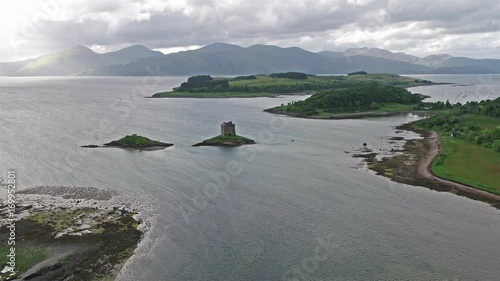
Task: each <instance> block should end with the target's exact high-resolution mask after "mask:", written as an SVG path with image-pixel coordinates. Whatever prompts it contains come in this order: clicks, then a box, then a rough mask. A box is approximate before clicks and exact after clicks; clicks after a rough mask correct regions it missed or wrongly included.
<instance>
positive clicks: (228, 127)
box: [220, 121, 236, 136]
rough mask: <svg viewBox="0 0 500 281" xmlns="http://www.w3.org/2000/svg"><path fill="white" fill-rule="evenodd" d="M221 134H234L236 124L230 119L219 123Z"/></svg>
mask: <svg viewBox="0 0 500 281" xmlns="http://www.w3.org/2000/svg"><path fill="white" fill-rule="evenodd" d="M220 135H221V136H236V126H235V124H234V123H233V122H232V121H229V122H222V124H221V125H220Z"/></svg>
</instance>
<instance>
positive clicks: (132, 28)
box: [0, 0, 500, 57]
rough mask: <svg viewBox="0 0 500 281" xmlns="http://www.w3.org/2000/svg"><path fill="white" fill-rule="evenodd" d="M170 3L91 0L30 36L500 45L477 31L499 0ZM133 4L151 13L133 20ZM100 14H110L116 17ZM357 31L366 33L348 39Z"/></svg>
mask: <svg viewBox="0 0 500 281" xmlns="http://www.w3.org/2000/svg"><path fill="white" fill-rule="evenodd" d="M145 2H147V3H145ZM353 2H355V3H354V4H353ZM356 3H358V4H356ZM172 4H176V2H170V1H167V2H161V1H155V0H125V1H123V2H122V1H97V0H93V1H87V5H86V6H85V10H86V13H88V16H86V15H81V17H80V19H74V20H72V19H68V20H65V21H51V22H48V23H47V24H46V25H45V27H44V28H43V30H42V31H41V34H40V36H37V37H36V38H33V39H32V41H35V42H34V43H36V44H35V45H37V46H40V48H46V49H48V48H53V49H58V48H63V47H66V46H67V45H68V44H83V45H89V46H90V45H101V46H103V47H104V48H106V47H109V48H113V46H123V45H127V44H143V45H146V46H148V47H150V48H168V47H182V46H189V45H205V44H208V43H212V42H216V41H224V42H230V43H236V44H243V45H248V44H252V43H263V44H273V43H274V44H279V45H282V46H292V45H298V46H299V47H303V48H306V49H311V50H318V51H319V50H320V49H321V48H323V49H330V50H332V49H336V50H339V49H342V48H345V47H348V46H351V47H352V46H353V45H354V46H357V47H362V46H368V47H381V48H392V50H393V51H413V52H417V53H419V54H425V53H426V52H429V51H430V50H429V49H428V48H430V47H429V46H437V45H440V46H441V48H440V49H442V50H445V51H452V52H456V53H457V54H461V53H466V52H467V53H468V52H470V51H469V49H468V48H470V50H472V49H474V50H476V51H475V52H476V53H475V57H481V56H483V55H487V56H491V55H492V54H495V51H497V50H498V45H499V44H498V41H495V39H494V38H491V39H488V40H489V41H487V42H483V43H482V44H481V48H482V49H481V48H478V47H477V46H478V44H477V42H474V36H476V37H477V38H478V40H479V38H483V37H484V36H482V35H484V34H488V33H495V32H497V30H500V21H499V20H498V14H500V4H498V3H497V1H489V0H485V1H463V2H458V1H430V0H426V1H404V0H399V1H398V0H387V1H336V0H330V1H329V0H323V1H313V0H294V1H278V0H251V1H242V0H220V1H215V0H188V1H186V5H182V3H181V4H179V3H177V4H179V5H177V6H176V5H172ZM151 7H155V8H151ZM132 8H134V9H138V10H139V11H140V12H141V13H144V14H146V15H149V18H135V19H134V18H133V16H131V15H130V14H131V11H130V9H132ZM139 11H136V12H139ZM100 13H108V14H111V15H112V16H113V19H112V20H113V22H110V18H109V15H108V17H106V16H102V17H101V16H99V15H100ZM410 27H412V28H410ZM389 31H391V33H389ZM429 31H430V32H429ZM355 32H358V33H359V32H361V34H362V36H361V37H360V38H351V37H352V36H353V34H355ZM498 33H499V34H500V31H498ZM375 34H377V36H378V37H377V36H374V35H375ZM447 35H464V36H465V35H467V36H466V38H465V39H464V40H463V41H462V42H460V44H456V42H448V41H446V42H445V41H443V38H445V37H446V36H447ZM354 37H355V36H354ZM498 37H499V38H497V40H500V35H499V36H498ZM339 39H346V40H344V41H346V42H347V41H348V39H349V40H354V41H349V42H350V43H338V42H343V41H342V40H339ZM332 42H337V44H336V45H335V44H333V43H332ZM495 42H496V43H495ZM32 43H33V42H32ZM341 44H344V45H341ZM451 44H453V45H451ZM459 48H460V49H459ZM0 51H1V50H0ZM432 51H433V50H432Z"/></svg>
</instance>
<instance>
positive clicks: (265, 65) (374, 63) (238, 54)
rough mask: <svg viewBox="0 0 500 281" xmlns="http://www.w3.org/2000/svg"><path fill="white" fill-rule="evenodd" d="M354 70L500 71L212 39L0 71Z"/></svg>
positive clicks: (461, 61) (63, 54)
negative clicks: (167, 50)
mask: <svg viewBox="0 0 500 281" xmlns="http://www.w3.org/2000/svg"><path fill="white" fill-rule="evenodd" d="M359 70H364V71H367V72H369V73H381V72H383V73H394V74H483V73H500V60H499V59H471V58H465V57H453V56H450V55H446V54H437V55H430V56H427V57H424V58H421V57H417V56H413V55H410V54H405V53H401V52H396V53H395V52H391V51H388V50H383V49H378V48H352V49H348V50H346V51H344V52H332V51H323V52H319V53H314V52H310V51H306V50H304V49H301V48H298V47H291V48H281V47H278V46H272V45H253V46H250V47H240V46H238V45H231V44H226V43H214V44H210V45H207V46H205V47H202V48H199V49H196V50H190V51H183V52H178V53H172V54H166V55H165V54H163V53H161V52H158V51H153V50H150V49H148V48H146V47H144V46H140V45H134V46H130V47H127V48H124V49H121V50H118V51H114V52H109V53H104V54H98V53H96V52H94V51H92V50H91V49H89V48H87V47H84V46H75V47H73V48H70V49H66V50H62V51H59V52H54V53H50V54H46V55H43V56H40V57H38V58H34V59H28V60H24V61H18V62H6V63H0V76H66V75H82V76H147V75H179V76H180V75H196V74H210V75H244V74H260V73H274V72H284V71H297V72H305V73H311V74H331V73H337V74H345V73H349V72H353V71H359Z"/></svg>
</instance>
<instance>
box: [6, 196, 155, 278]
mask: <svg viewBox="0 0 500 281" xmlns="http://www.w3.org/2000/svg"><path fill="white" fill-rule="evenodd" d="M143 197H144V196H138V195H137V194H132V193H123V192H117V191H113V190H100V189H97V188H93V187H64V186H38V187H33V188H29V189H25V190H21V191H18V192H17V193H16V206H15V207H16V208H15V212H14V214H13V215H12V216H11V215H10V213H9V212H10V211H11V209H9V207H8V204H7V200H6V198H7V190H6V189H5V188H4V187H1V188H0V199H1V201H0V238H1V239H2V241H4V240H5V241H7V237H8V236H9V229H8V228H7V226H8V225H10V224H11V223H12V221H13V222H15V227H16V245H15V247H16V251H17V256H18V262H17V264H16V267H15V268H14V269H12V271H14V272H15V276H16V279H12V278H13V277H12V276H11V277H10V278H11V279H7V278H8V276H9V275H10V274H9V273H10V272H11V271H10V270H11V269H10V268H9V265H8V264H0V266H1V267H2V268H0V270H2V274H3V275H2V274H0V277H2V278H4V279H3V280H21V279H22V280H28V279H29V280H35V281H45V280H47V281H49V280H50V281H52V280H69V279H71V280H103V278H107V279H106V280H113V279H114V278H115V277H116V276H117V275H118V273H119V272H120V270H121V269H122V268H123V267H124V265H125V264H126V263H127V261H128V260H129V259H130V257H131V256H132V255H133V254H134V252H135V251H136V250H137V248H138V245H139V244H140V243H141V240H142V239H143V238H144V237H145V236H146V235H147V233H148V230H149V229H150V228H151V227H152V225H153V224H154V222H155V221H156V218H157V215H156V211H155V210H154V207H152V206H151V205H150V204H146V203H147V202H150V200H152V199H151V198H143ZM0 251H3V250H2V247H0ZM3 254H4V253H3V252H2V255H3ZM27 256H30V259H27V258H26V257H27ZM23 257H24V258H23ZM68 278H69V279H68ZM0 280H1V278H0Z"/></svg>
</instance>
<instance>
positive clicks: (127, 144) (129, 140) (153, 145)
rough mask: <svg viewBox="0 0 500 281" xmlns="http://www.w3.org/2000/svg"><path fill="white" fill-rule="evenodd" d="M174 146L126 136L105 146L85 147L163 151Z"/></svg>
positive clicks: (141, 137) (139, 137) (134, 136)
mask: <svg viewBox="0 0 500 281" xmlns="http://www.w3.org/2000/svg"><path fill="white" fill-rule="evenodd" d="M172 145H174V144H172V143H164V142H160V141H155V140H151V139H148V138H146V137H143V136H138V135H136V134H132V135H128V136H125V137H123V138H121V139H119V140H116V141H112V142H109V143H105V144H104V146H98V145H83V146H82V147H86V148H97V147H119V148H124V149H138V150H161V149H165V148H167V147H170V146H172Z"/></svg>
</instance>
